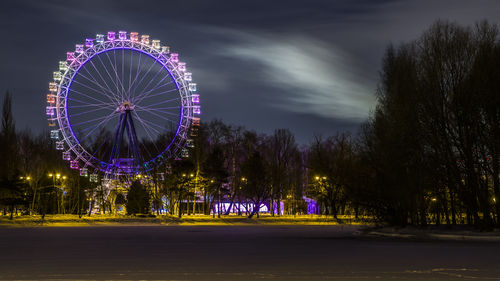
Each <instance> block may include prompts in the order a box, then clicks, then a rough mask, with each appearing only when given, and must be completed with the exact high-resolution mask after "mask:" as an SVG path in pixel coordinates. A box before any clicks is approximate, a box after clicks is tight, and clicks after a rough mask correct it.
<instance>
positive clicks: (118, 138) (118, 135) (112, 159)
mask: <svg viewBox="0 0 500 281" xmlns="http://www.w3.org/2000/svg"><path fill="white" fill-rule="evenodd" d="M125 121H126V118H125V114H124V113H122V114H120V120H119V121H118V126H116V132H115V138H114V140H113V149H112V150H111V155H110V156H109V163H110V164H111V169H112V170H116V169H117V165H118V163H116V161H118V159H119V158H120V145H121V142H122V139H123V131H124V130H125ZM110 172H113V171H110Z"/></svg>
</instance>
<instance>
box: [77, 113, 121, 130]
mask: <svg viewBox="0 0 500 281" xmlns="http://www.w3.org/2000/svg"><path fill="white" fill-rule="evenodd" d="M114 113H115V112H112V113H110V114H109V115H108V116H110V115H113V114H114ZM108 116H104V117H102V116H101V117H97V118H94V119H90V120H86V121H82V122H79V123H76V124H72V126H73V127H75V126H79V125H82V124H88V123H90V122H94V121H98V120H101V119H105V118H107V117H108Z"/></svg>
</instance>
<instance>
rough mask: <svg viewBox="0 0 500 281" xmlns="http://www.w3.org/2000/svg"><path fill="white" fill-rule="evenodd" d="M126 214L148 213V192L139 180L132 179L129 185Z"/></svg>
mask: <svg viewBox="0 0 500 281" xmlns="http://www.w3.org/2000/svg"><path fill="white" fill-rule="evenodd" d="M126 208H127V214H129V215H135V214H138V213H140V214H148V213H149V212H150V211H151V209H150V202H149V192H148V190H147V189H146V188H145V187H144V185H142V184H141V183H140V182H139V181H134V182H133V183H132V184H131V185H130V189H129V191H128V194H127V204H126Z"/></svg>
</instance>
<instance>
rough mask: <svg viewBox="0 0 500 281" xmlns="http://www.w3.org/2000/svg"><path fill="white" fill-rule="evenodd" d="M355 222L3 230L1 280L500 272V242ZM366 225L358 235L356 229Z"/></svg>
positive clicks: (487, 276) (410, 276)
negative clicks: (417, 236)
mask: <svg viewBox="0 0 500 281" xmlns="http://www.w3.org/2000/svg"><path fill="white" fill-rule="evenodd" d="M360 230H361V229H360V227H359V226H347V225H324V226H320V225H316V226H310V225H309V226H301V225H295V226H292V225H252V226H250V225H245V226H240V225H230V226H222V225H218V226H198V225H191V226H179V225H169V226H158V225H157V226H143V227H136V226H113V227H108V226H103V227H62V228H60V227H57V228H54V227H28V228H26V227H8V228H0V249H1V255H0V279H2V280H15V279H17V280H20V279H23V280H33V279H36V280H39V279H53V280H82V279H83V280H139V279H143V280H262V279H272V280H374V279H379V280H388V279H391V280H460V279H477V280H499V278H500V267H499V265H500V255H499V254H498V253H500V243H495V242H490V243H482V242H464V241H447V242H438V241H412V240H408V239H396V240H394V239H385V238H378V237H371V236H364V235H359V231H360ZM356 233H358V234H356Z"/></svg>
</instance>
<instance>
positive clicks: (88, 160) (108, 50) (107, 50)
mask: <svg viewBox="0 0 500 281" xmlns="http://www.w3.org/2000/svg"><path fill="white" fill-rule="evenodd" d="M114 50H130V51H136V52H139V53H142V54H144V55H147V56H149V57H150V58H152V59H154V60H155V63H159V64H160V65H161V66H162V67H163V69H165V70H167V72H168V74H169V75H170V77H171V78H172V80H173V81H174V83H175V87H176V89H177V91H180V88H179V84H178V82H177V79H176V78H175V77H174V75H172V72H171V71H170V69H169V68H168V67H167V66H166V64H164V63H163V62H161V61H160V60H159V59H158V58H157V57H155V56H153V55H152V54H151V53H149V52H145V51H144V50H141V49H137V48H132V47H113V48H109V49H104V50H102V51H99V52H96V53H94V54H93V55H92V56H89V57H88V58H87V59H86V60H85V61H84V62H82V63H81V64H80V65H79V66H78V68H77V69H76V70H75V71H74V73H73V75H72V76H71V78H70V81H69V83H68V87H67V89H66V93H67V94H66V96H65V98H64V99H65V100H66V101H65V106H64V110H65V112H67V106H68V102H67V99H68V96H69V91H70V89H71V85H72V83H73V80H74V79H75V77H76V76H77V75H78V73H79V71H80V69H81V68H82V67H83V66H84V65H85V64H87V63H88V62H89V61H90V60H91V59H93V58H94V57H96V56H98V55H100V54H103V53H106V52H110V51H114ZM179 96H180V97H181V99H182V95H181V93H180V92H179ZM183 111H184V107H183V106H181V110H180V114H179V122H178V124H177V130H176V132H175V137H174V138H173V139H172V141H171V142H170V143H169V144H168V146H167V147H166V148H165V149H164V150H163V151H162V152H161V153H160V154H158V155H156V156H155V157H153V158H152V159H150V160H149V161H146V162H144V163H143V164H144V165H147V164H148V163H150V162H154V161H155V160H156V159H157V158H158V157H160V156H161V155H162V154H163V153H165V151H167V150H168V149H169V148H170V146H171V145H172V144H173V143H174V142H175V140H176V139H177V137H178V135H179V131H180V129H181V124H182V119H183V118H184V116H183ZM67 116H68V115H67V114H66V117H63V118H66V119H67V122H68V126H67V127H68V128H69V130H70V132H71V136H72V137H73V138H74V139H75V140H76V142H77V144H78V145H80V146H81V144H80V142H79V140H78V138H77V137H76V134H75V133H74V131H73V127H72V126H71V122H70V119H69V118H68V117H67ZM182 139H185V138H184V137H183V138H182ZM81 147H82V149H85V148H84V147H83V146H81ZM73 152H74V153H75V154H77V153H76V151H74V150H73ZM80 158H82V157H80ZM91 158H93V159H95V160H97V162H100V163H101V164H106V165H107V164H109V163H106V162H104V161H102V160H100V159H98V158H97V157H94V156H91ZM82 160H83V159H82ZM85 162H90V159H87V161H85Z"/></svg>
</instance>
